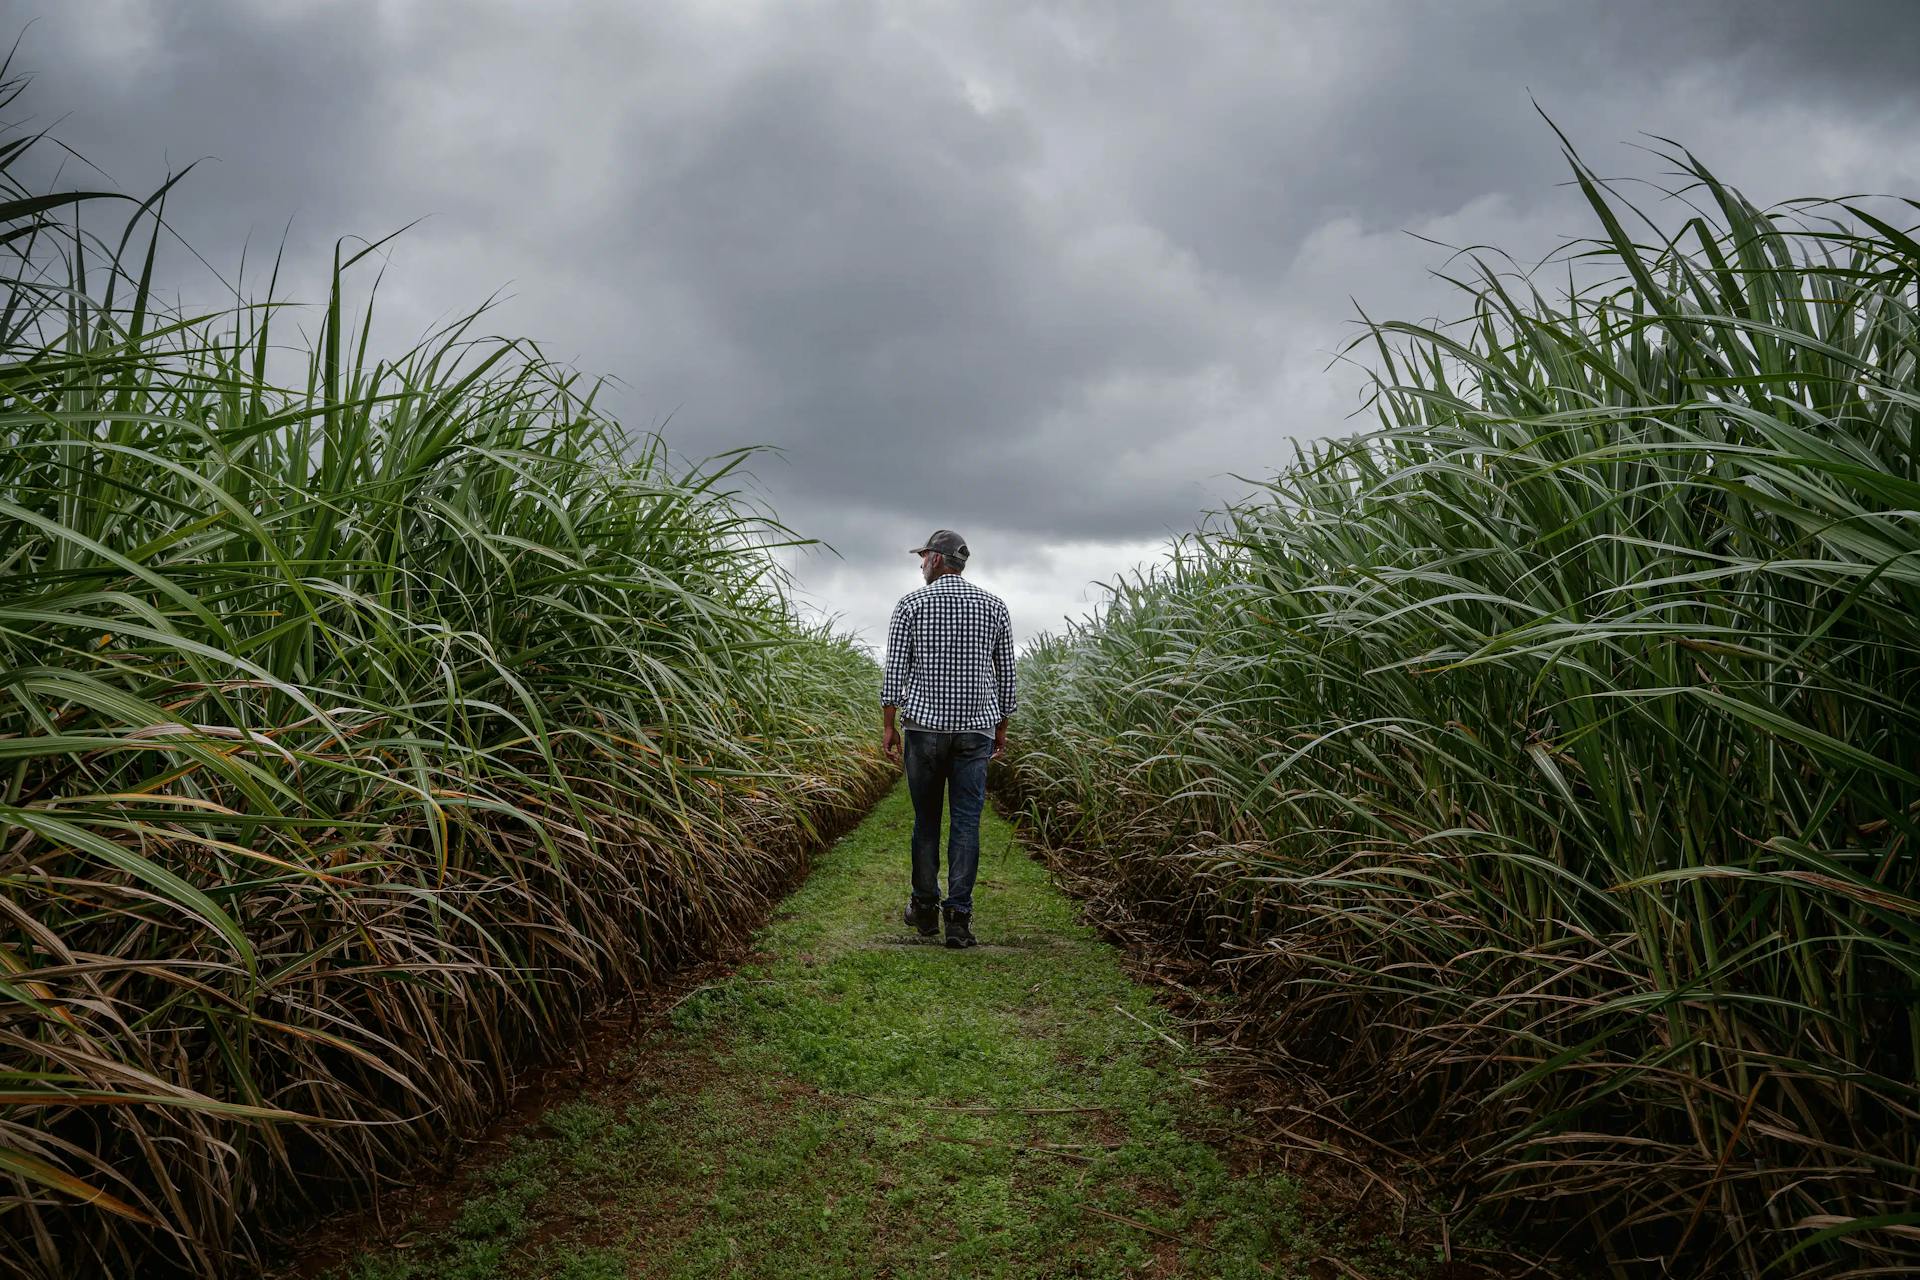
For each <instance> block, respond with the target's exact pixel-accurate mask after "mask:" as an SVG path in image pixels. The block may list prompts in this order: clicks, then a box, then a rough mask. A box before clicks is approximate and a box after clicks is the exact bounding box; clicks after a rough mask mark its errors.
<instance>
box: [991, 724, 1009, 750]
mask: <svg viewBox="0 0 1920 1280" xmlns="http://www.w3.org/2000/svg"><path fill="white" fill-rule="evenodd" d="M1006 749H1007V722H1006V721H1005V720H1002V721H1001V722H1000V723H999V724H997V725H995V726H993V754H994V755H996V756H997V755H999V754H1000V753H1001V752H1002V751H1005V750H1006Z"/></svg>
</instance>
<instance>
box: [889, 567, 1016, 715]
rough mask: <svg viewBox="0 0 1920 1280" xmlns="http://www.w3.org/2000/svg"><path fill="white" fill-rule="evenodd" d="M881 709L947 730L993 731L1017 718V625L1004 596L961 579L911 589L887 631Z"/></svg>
mask: <svg viewBox="0 0 1920 1280" xmlns="http://www.w3.org/2000/svg"><path fill="white" fill-rule="evenodd" d="M880 704H881V705H882V706H887V707H898V708H900V714H901V715H902V716H904V717H905V718H906V719H907V720H909V721H911V722H912V723H913V724H916V725H919V726H921V727H923V728H927V729H938V730H941V731H943V732H947V733H957V732H961V731H972V732H976V733H990V732H992V731H993V728H994V726H995V725H997V724H999V722H1000V721H1002V720H1004V719H1008V718H1010V717H1011V716H1012V715H1013V708H1014V700H1013V622H1012V619H1011V618H1010V617H1009V616H1008V614H1007V606H1006V604H1005V603H1004V602H1002V601H1001V599H1000V597H999V596H996V595H994V594H993V593H992V592H990V591H982V590H981V589H980V588H979V587H976V586H974V585H973V584H972V583H971V582H968V581H966V580H965V579H963V578H961V577H959V576H958V575H956V574H946V575H944V576H942V577H938V578H935V579H934V580H933V581H932V582H929V583H928V584H927V585H926V586H924V587H921V588H920V589H919V590H918V591H909V592H907V594H906V595H904V596H901V597H900V603H899V604H896V605H895V606H894V607H893V621H892V623H890V624H889V625H888V627H887V671H886V675H885V677H884V678H883V679H882V680H881V681H880Z"/></svg>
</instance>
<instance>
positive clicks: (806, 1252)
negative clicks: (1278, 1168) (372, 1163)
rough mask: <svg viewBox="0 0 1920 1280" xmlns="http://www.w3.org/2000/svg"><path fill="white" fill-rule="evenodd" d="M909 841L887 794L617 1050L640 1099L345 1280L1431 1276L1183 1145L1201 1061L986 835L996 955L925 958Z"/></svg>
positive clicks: (898, 806) (573, 1119) (1017, 855)
mask: <svg viewBox="0 0 1920 1280" xmlns="http://www.w3.org/2000/svg"><path fill="white" fill-rule="evenodd" d="M911 825H912V809H911V806H910V804H909V802H908V800H907V796H906V793H905V790H904V788H896V789H895V790H894V791H893V792H892V793H891V794H890V795H889V796H888V797H887V798H886V799H885V800H884V801H882V802H881V804H880V806H879V807H878V808H877V809H876V810H875V811H874V813H873V815H872V816H871V817H870V818H868V820H867V821H866V822H865V823H864V824H863V825H862V826H861V827H860V828H859V829H858V830H856V831H855V832H853V833H852V834H850V835H849V836H847V837H846V838H845V839H843V840H842V841H841V842H840V843H839V844H838V845H836V846H835V847H834V848H833V849H832V850H830V851H829V852H828V853H827V854H826V855H824V856H823V858H822V859H821V862H820V864H819V865H818V867H817V869H816V870H815V872H814V874H813V875H812V877H811V878H810V879H809V880H808V881H807V883H806V884H805V885H804V886H803V887H802V888H801V889H800V890H799V891H798V892H797V893H795V894H794V895H793V896H792V897H791V898H789V899H788V900H787V901H786V903H784V904H783V906H782V907H781V909H780V910H779V912H778V913H777V914H776V915H775V917H774V918H773V920H772V922H771V923H770V924H769V925H768V926H767V928H766V929H765V930H764V931H763V932H762V933H761V935H760V936H759V938H758V940H757V944H758V948H759V949H758V951H757V952H756V953H755V959H754V961H753V962H751V963H749V964H747V965H745V966H744V967H742V968H741V969H740V970H739V971H738V972H737V973H736V974H734V975H733V976H732V977H731V978H729V979H726V980H724V981H723V982H720V983H718V984H716V985H714V986H712V987H710V988H707V989H704V990H701V991H699V992H698V993H697V994H695V995H693V996H692V997H691V998H689V999H687V1000H685V1001H684V1002H683V1003H681V1004H680V1005H679V1006H678V1007H677V1008H675V1010H674V1011H673V1014H672V1016H671V1019H670V1025H669V1026H666V1027H663V1028H661V1029H660V1030H659V1031H657V1032H655V1033H653V1034H651V1035H649V1036H647V1037H646V1038H644V1039H643V1040H641V1041H639V1042H638V1043H635V1044H633V1045H632V1046H630V1047H629V1048H627V1049H624V1050H623V1051H622V1053H623V1054H625V1055H631V1062H630V1063H628V1064H626V1065H627V1067H628V1068H629V1069H628V1070H626V1071H621V1072H616V1073H615V1074H616V1075H624V1076H626V1079H624V1081H622V1082H619V1083H616V1084H609V1085H607V1086H605V1087H595V1088H592V1089H589V1090H588V1091H587V1092H586V1093H585V1094H583V1095H582V1096H580V1097H578V1098H577V1099H574V1100H571V1101H568V1102H565V1103H563V1104H561V1105H559V1106H557V1107H555V1108H553V1109H552V1110H550V1111H549V1112H548V1113H547V1114H546V1115H545V1117H544V1118H543V1121H542V1122H541V1123H539V1124H536V1125H533V1126H531V1127H530V1128H529V1129H527V1130H526V1131H525V1132H524V1133H522V1134H521V1135H520V1136H519V1137H517V1138H515V1139H514V1140H513V1141H512V1142H511V1143H510V1144H509V1146H508V1149H507V1151H506V1154H505V1155H504V1156H503V1157H502V1158H501V1159H500V1160H499V1161H498V1162H496V1163H494V1164H493V1165H491V1166H490V1167H487V1168H483V1169H480V1170H477V1171H474V1172H472V1173H470V1174H469V1175H468V1182H469V1183H470V1191H468V1192H467V1193H466V1194H467V1198H466V1199H465V1202H464V1204H463V1205H462V1207H461V1208H460V1209H459V1211H458V1215H457V1217H455V1218H454V1219H453V1220H452V1221H451V1222H450V1223H449V1224H448V1225H446V1226H443V1227H441V1228H439V1229H437V1230H435V1231H431V1232H420V1231H416V1232H414V1233H413V1238H412V1239H410V1240H407V1241H405V1243H406V1244H407V1245H408V1246H409V1247H405V1248H393V1249H386V1250H376V1251H370V1252H368V1253H366V1254H364V1255H362V1256H361V1257H360V1258H359V1259H358V1260H357V1261H356V1263H355V1264H354V1265H353V1266H352V1267H351V1268H349V1269H348V1270H347V1271H346V1272H345V1274H346V1275H348V1276H351V1277H353V1280H456V1278H458V1280H480V1278H481V1277H495V1276H502V1277H536V1276H538V1277H556V1278H564V1280H610V1278H612V1277H627V1276H662V1277H683V1276H684V1277H707V1276H714V1277H720V1276H782V1277H841V1276H844V1277H855V1276H878V1277H887V1276H891V1277H907V1276H929V1277H933V1276H942V1277H945V1276H951V1277H969V1278H971V1277H991V1276H1021V1277H1026V1276H1035V1277H1038V1276H1113V1277H1118V1276H1173V1275H1182V1276H1267V1275H1278V1276H1289V1275H1291V1276H1313V1277H1321V1276H1340V1275H1349V1274H1360V1275H1363V1276H1365V1277H1368V1278H1369V1280H1384V1278H1385V1277H1389V1276H1403V1277H1408V1276H1421V1275H1425V1274H1427V1273H1428V1272H1427V1267H1425V1266H1423V1265H1422V1264H1421V1263H1420V1262H1419V1261H1418V1260H1417V1259H1413V1258H1410V1257H1406V1256H1404V1255H1402V1254H1400V1253H1399V1252H1397V1251H1396V1248H1395V1247H1394V1246H1393V1245H1392V1244H1391V1243H1390V1242H1387V1241H1384V1240H1344V1239H1340V1238H1336V1237H1334V1236H1331V1235H1329V1234H1328V1232H1327V1230H1326V1229H1325V1228H1317V1229H1316V1228H1310V1227H1308V1226H1306V1225H1304V1222H1303V1214H1302V1212H1301V1210H1300V1207H1299V1205H1300V1200H1301V1191H1300V1189H1299V1188H1298V1187H1296V1186H1295V1185H1294V1184H1293V1183H1292V1182H1291V1181H1289V1180H1288V1179H1286V1178H1284V1177H1282V1176H1280V1175H1279V1174H1277V1173H1267V1172H1262V1171H1260V1170H1258V1169H1257V1168H1242V1169H1239V1170H1236V1169H1234V1168H1232V1167H1230V1160H1229V1157H1227V1156H1226V1155H1224V1154H1223V1153H1222V1152H1221V1150H1220V1149H1218V1148H1216V1147H1215V1146H1212V1145H1209V1144H1208V1143H1207V1142H1205V1141H1202V1140H1200V1139H1199V1138H1197V1137H1195V1136H1193V1135H1195V1134H1198V1133H1201V1132H1203V1131H1206V1130H1209V1129H1215V1130H1217V1129H1220V1128H1222V1127H1223V1126H1226V1127H1230V1126H1231V1123H1232V1118H1231V1117H1230V1116H1226V1115H1223V1114H1221V1113H1220V1112H1219V1111H1218V1110H1217V1109H1216V1108H1215V1106H1214V1104H1212V1103H1211V1102H1210V1101H1208V1100H1207V1098H1206V1096H1205V1091H1204V1090H1203V1089H1201V1088H1198V1087H1196V1085H1195V1083H1194V1081H1193V1073H1195V1072H1196V1071H1198V1070H1199V1069H1200V1066H1201V1062H1200V1059H1199V1056H1198V1055H1197V1053H1196V1052H1195V1051H1193V1050H1189V1049H1186V1048H1184V1047H1181V1046H1179V1045H1177V1044H1175V1043H1173V1042H1172V1041H1171V1040H1170V1039H1169V1038H1163V1035H1162V1034H1161V1033H1162V1031H1163V1030H1164V1029H1165V1028H1166V1026H1167V1024H1166V1020H1165V1017H1164V1015H1163V1014H1162V1013H1161V1011H1160V1010H1158V1009H1157V1008H1156V1007H1155V1005H1154V1004H1153V1002H1152V1001H1151V1000H1150V999H1149V998H1148V996H1147V993H1146V991H1145V990H1144V989H1143V988H1142V987H1140V986H1139V985H1137V984H1135V983H1134V982H1133V981H1131V980H1130V979H1129V978H1127V976H1126V975H1125V974H1124V973H1123V972H1122V971H1121V968H1120V965H1119V962H1118V958H1117V956H1116V954H1115V953H1114V951H1113V950H1112V949H1111V948H1110V947H1108V946H1106V945H1105V944H1104V943H1102V942H1100V941H1099V940H1098V939H1097V938H1096V937H1095V936H1094V934H1093V933H1092V931H1091V930H1090V929H1088V928H1087V927H1085V926H1084V925H1082V924H1080V923H1079V922H1078V920H1077V918H1076V912H1075V908H1074V906H1073V905H1072V904H1071V903H1070V902H1069V901H1068V900H1067V899H1065V898H1064V897H1062V896H1061V895H1060V894H1059V893H1058V892H1057V891H1056V890H1055V889H1054V888H1053V887H1052V886H1051V885H1050V884H1049V882H1048V879H1047V874H1046V871H1045V869H1044V868H1043V867H1042V866H1041V865H1039V864H1038V863H1036V862H1033V861H1032V860H1030V859H1029V858H1027V857H1026V856H1025V854H1024V853H1023V852H1022V851H1021V849H1020V848H1019V846H1018V845H1017V844H1016V843H1015V842H1014V839H1013V834H1012V831H1011V829H1010V828H1009V827H1008V826H1007V825H1006V824H1005V823H1003V822H1001V821H999V820H998V819H997V818H995V817H993V815H991V814H989V815H988V818H987V821H986V825H985V827H984V829H983V833H982V837H983V838H982V855H981V868H980V882H979V886H978V889H977V890H976V894H975V906H976V917H975V918H976V932H977V933H978V935H979V936H980V938H981V940H982V945H981V946H979V947H977V948H975V949H973V950H971V951H965V952H953V951H948V950H946V949H945V948H943V947H941V946H938V945H928V944H926V943H922V942H921V941H920V940H919V939H918V938H916V937H914V936H913V935H912V934H911V933H910V931H908V930H907V929H906V928H904V927H903V926H902V925H901V923H900V919H899V913H900V909H901V906H902V904H903V902H904V899H905V895H906V846H907V835H908V832H909V830H910V828H911ZM616 1065H618V1064H616ZM1242 1163H1244V1162H1242ZM1326 1255H1332V1256H1334V1257H1339V1258H1341V1259H1342V1260H1343V1261H1342V1262H1340V1263H1334V1262H1331V1261H1322V1260H1321V1259H1323V1258H1324V1257H1325V1256H1326Z"/></svg>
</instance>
